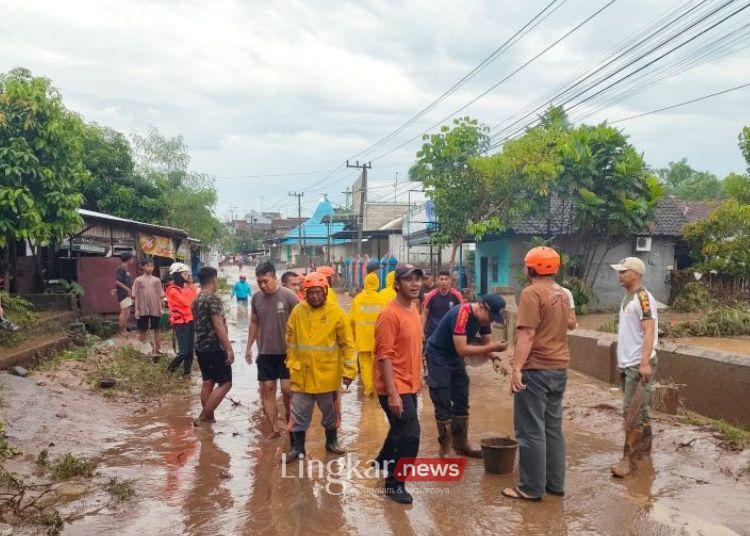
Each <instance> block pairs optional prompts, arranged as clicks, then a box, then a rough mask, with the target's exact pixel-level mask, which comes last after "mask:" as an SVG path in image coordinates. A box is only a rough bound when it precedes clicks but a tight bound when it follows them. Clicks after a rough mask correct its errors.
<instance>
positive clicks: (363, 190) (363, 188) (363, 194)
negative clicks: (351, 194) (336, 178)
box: [346, 160, 372, 256]
mask: <svg viewBox="0 0 750 536" xmlns="http://www.w3.org/2000/svg"><path fill="white" fill-rule="evenodd" d="M346 167H348V168H356V169H361V170H362V184H360V187H359V190H360V191H359V199H360V201H359V215H358V218H357V219H358V225H357V255H360V256H361V255H362V227H364V224H365V203H366V202H367V170H368V169H372V162H367V163H364V162H363V163H362V164H360V163H359V160H357V162H356V163H355V164H350V163H349V160H347V161H346Z"/></svg>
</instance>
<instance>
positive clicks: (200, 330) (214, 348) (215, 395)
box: [193, 266, 234, 426]
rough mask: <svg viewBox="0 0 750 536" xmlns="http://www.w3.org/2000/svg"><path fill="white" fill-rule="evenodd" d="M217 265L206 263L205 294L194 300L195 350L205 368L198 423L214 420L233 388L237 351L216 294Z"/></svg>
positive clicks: (203, 272)
mask: <svg viewBox="0 0 750 536" xmlns="http://www.w3.org/2000/svg"><path fill="white" fill-rule="evenodd" d="M216 280H217V273H216V269H215V268H211V267H209V266H204V267H203V268H201V271H200V272H199V273H198V281H199V282H200V284H201V293H200V294H198V297H197V298H196V299H195V301H194V302H193V317H194V318H195V320H194V322H195V353H196V355H197V356H198V366H199V367H200V369H201V376H202V377H203V385H202V386H201V405H202V406H203V410H202V411H201V413H200V415H199V416H198V418H197V419H196V420H195V425H196V426H197V425H199V424H203V423H206V422H214V421H215V419H214V411H215V410H216V408H217V407H218V405H219V404H220V403H221V401H222V400H224V397H225V396H227V393H229V390H230V389H231V388H232V363H233V362H234V350H233V349H232V344H231V343H230V341H229V335H228V334H227V321H226V318H225V317H224V307H223V305H222V303H221V298H219V296H218V295H217V294H216V288H217V284H216Z"/></svg>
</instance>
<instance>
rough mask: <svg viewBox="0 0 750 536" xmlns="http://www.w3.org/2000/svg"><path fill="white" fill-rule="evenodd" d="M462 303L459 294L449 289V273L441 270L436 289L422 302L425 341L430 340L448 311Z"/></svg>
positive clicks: (462, 299)
mask: <svg viewBox="0 0 750 536" xmlns="http://www.w3.org/2000/svg"><path fill="white" fill-rule="evenodd" d="M463 302H464V298H463V296H461V293H460V292H459V291H457V290H456V289H454V288H453V287H451V274H450V272H448V270H441V271H440V273H439V274H438V284H437V288H435V289H433V290H431V291H430V292H428V293H427V294H426V295H425V296H424V299H423V300H422V326H423V328H422V329H423V330H424V339H425V341H426V340H427V339H429V338H430V335H432V332H433V331H435V328H437V327H438V324H439V323H440V320H442V319H443V317H444V316H445V315H446V314H447V313H448V311H450V310H451V309H453V307H455V306H456V305H458V304H460V303H463Z"/></svg>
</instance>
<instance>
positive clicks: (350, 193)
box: [341, 186, 352, 208]
mask: <svg viewBox="0 0 750 536" xmlns="http://www.w3.org/2000/svg"><path fill="white" fill-rule="evenodd" d="M341 193H342V194H344V195H345V196H346V203H344V206H345V207H346V208H349V196H350V195H352V191H351V190H350V189H349V187H348V186H347V187H346V191H345V192H341Z"/></svg>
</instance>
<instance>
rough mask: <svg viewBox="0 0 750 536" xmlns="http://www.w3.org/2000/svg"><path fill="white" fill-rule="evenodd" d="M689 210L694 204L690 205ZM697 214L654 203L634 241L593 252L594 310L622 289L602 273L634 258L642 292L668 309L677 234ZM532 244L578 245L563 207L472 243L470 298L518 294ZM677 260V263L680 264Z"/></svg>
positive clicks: (613, 301) (611, 302) (668, 201)
mask: <svg viewBox="0 0 750 536" xmlns="http://www.w3.org/2000/svg"><path fill="white" fill-rule="evenodd" d="M693 205H694V204H693ZM703 213H704V211H703V209H702V208H699V207H695V206H691V207H686V206H684V203H682V202H678V201H677V200H675V199H674V198H672V197H665V198H663V199H662V200H660V201H659V203H658V204H657V205H656V207H655V209H654V217H653V220H652V221H651V222H650V224H649V225H648V226H647V227H646V228H645V229H643V230H642V232H640V233H638V234H637V235H633V236H628V237H623V239H622V241H621V242H620V243H619V244H618V245H616V246H615V247H614V248H612V249H610V250H609V251H608V252H607V253H606V254H605V252H604V251H605V249H606V247H605V245H604V244H603V243H602V245H601V246H598V248H599V249H600V251H601V254H599V253H597V254H596V256H595V258H597V259H602V267H601V269H600V271H599V274H598V277H597V280H596V284H595V286H594V292H595V294H596V297H597V300H598V303H597V304H596V307H597V308H601V309H611V308H614V307H617V305H618V304H619V303H620V302H621V300H622V289H621V288H620V286H619V284H618V282H617V274H616V273H615V272H614V271H613V270H610V269H608V267H609V265H610V264H615V263H617V262H619V261H620V260H621V259H623V258H624V257H639V258H641V259H642V260H643V261H644V262H645V263H646V267H647V272H646V274H645V277H644V283H645V286H646V287H647V288H648V289H649V290H650V291H651V292H652V294H653V295H654V297H655V298H656V299H657V300H658V301H660V302H662V303H668V302H669V299H670V296H669V292H670V285H669V274H670V272H671V271H672V270H675V269H679V268H682V267H683V265H681V262H682V263H684V262H686V260H684V259H683V257H682V256H681V251H682V250H683V249H684V242H683V240H682V228H683V227H684V225H685V224H686V223H688V222H689V221H694V219H695V218H697V217H700V214H703ZM534 238H543V239H554V243H555V244H556V245H558V246H559V247H560V248H561V249H562V250H563V251H566V252H575V251H576V250H577V245H578V242H579V240H580V238H579V236H578V234H577V232H576V229H575V223H574V221H573V210H572V207H571V206H570V205H569V204H564V203H560V202H556V201H555V200H552V201H551V202H550V206H549V210H548V212H547V214H545V215H543V216H541V217H540V216H536V217H533V218H527V219H525V220H522V221H518V222H515V223H513V224H512V225H511V226H510V228H509V229H508V231H507V232H504V233H499V234H493V235H489V236H487V237H485V238H484V239H483V240H481V241H477V242H476V250H475V257H474V258H475V266H474V276H475V285H476V292H477V293H480V294H483V293H486V292H492V291H493V290H497V289H502V288H508V287H510V288H513V289H514V290H516V291H517V292H520V290H521V288H522V286H523V283H524V280H523V275H522V274H523V259H524V256H525V254H526V252H527V251H528V249H529V248H530V247H531V242H532V240H533V239H534ZM681 259H683V260H681Z"/></svg>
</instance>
